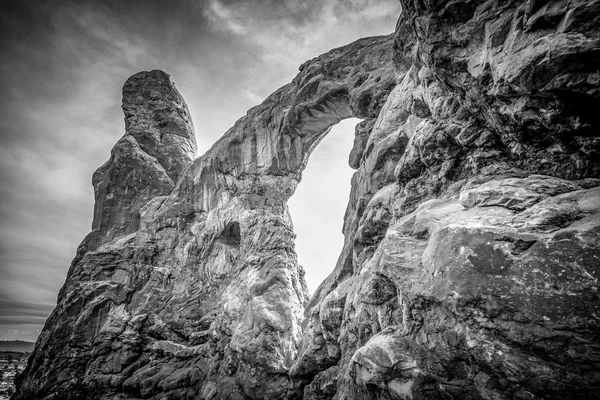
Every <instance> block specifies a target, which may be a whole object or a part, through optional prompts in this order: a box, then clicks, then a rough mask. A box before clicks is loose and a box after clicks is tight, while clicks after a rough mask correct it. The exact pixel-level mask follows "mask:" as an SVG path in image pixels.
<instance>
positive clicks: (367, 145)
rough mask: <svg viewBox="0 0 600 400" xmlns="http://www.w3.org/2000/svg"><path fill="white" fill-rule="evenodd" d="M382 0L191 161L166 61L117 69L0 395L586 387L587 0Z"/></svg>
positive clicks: (231, 395) (592, 77)
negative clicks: (47, 287) (332, 149)
mask: <svg viewBox="0 0 600 400" xmlns="http://www.w3.org/2000/svg"><path fill="white" fill-rule="evenodd" d="M402 4H403V14H402V15H401V16H400V20H399V22H398V25H397V31H396V34H395V35H394V36H393V37H392V36H389V37H377V38H366V39H362V40H359V41H357V42H355V43H352V44H350V45H348V46H345V47H342V48H339V49H334V50H332V51H331V52H329V53H327V54H324V55H322V56H320V57H318V58H315V59H313V60H310V61H308V62H307V63H305V64H304V65H302V66H301V67H300V73H299V74H298V76H297V77H296V78H295V79H294V80H293V81H292V82H291V83H290V84H288V85H286V86H284V87H283V88H281V89H279V90H278V91H276V92H275V93H273V94H272V95H271V96H269V97H268V98H267V99H266V100H265V101H264V102H263V103H262V104H261V105H259V106H257V107H255V108H253V109H251V110H250V111H248V114H247V115H246V116H244V117H242V118H241V119H240V120H239V121H238V122H237V123H236V124H235V126H234V127H233V128H231V129H230V130H229V131H228V132H227V133H226V134H225V135H224V136H223V138H222V139H220V140H219V141H218V142H217V143H216V144H215V145H214V146H213V147H212V148H211V149H210V150H209V151H208V152H207V153H206V154H205V155H203V156H201V157H199V158H198V159H196V160H194V161H193V162H189V161H190V160H191V158H192V156H191V154H192V152H193V150H192V149H193V134H191V132H192V131H191V124H190V123H189V117H188V113H187V110H186V109H185V106H184V105H183V104H184V103H183V101H182V100H181V99H180V97H178V96H174V95H173V96H174V97H173V99H175V100H165V101H166V104H164V103H162V102H161V100H160V99H163V97H162V96H158V97H153V95H152V93H154V92H153V89H151V88H149V87H152V88H154V87H155V86H157V87H160V88H163V89H157V93H159V94H160V93H161V90H164V87H169V88H172V86H169V85H167V86H163V85H162V83H161V84H159V83H158V82H165V81H164V80H161V79H157V78H156V77H159V76H166V75H163V74H161V73H160V72H157V71H153V72H150V73H142V74H141V75H139V74H138V75H136V76H134V78H135V77H138V79H139V83H138V84H137V86H136V84H132V85H129V86H128V85H127V84H126V86H125V89H124V110H125V113H126V119H127V121H128V122H127V125H126V128H127V134H126V135H125V137H124V138H123V139H122V140H121V141H120V142H119V143H118V144H117V145H116V146H115V150H114V151H113V155H112V156H111V160H110V161H109V163H108V164H107V165H105V166H103V167H101V168H100V170H99V172H98V173H96V174H95V177H94V185H95V189H96V212H95V217H94V227H93V228H94V232H93V233H92V235H94V236H93V237H92V239H89V238H88V239H86V240H84V242H83V243H82V245H81V246H80V248H79V249H78V255H77V257H76V258H75V260H74V262H73V264H72V266H71V269H70V271H69V276H68V278H67V282H66V283H65V286H64V287H63V289H62V290H61V293H60V295H59V302H58V306H57V308H56V310H55V311H54V312H53V314H52V316H51V317H50V319H49V321H48V323H47V325H46V327H45V329H44V331H43V333H42V335H41V336H40V339H39V340H38V343H37V345H36V350H35V352H34V353H33V355H32V357H31V359H30V360H29V364H28V367H27V369H26V371H25V373H24V374H23V375H21V377H20V378H19V382H18V393H17V395H16V396H15V398H16V399H25V398H45V399H62V398H69V396H70V398H93V397H94V396H95V397H98V398H105V399H108V398H121V399H137V398H153V399H186V398H187V399H196V398H199V399H283V398H287V399H300V398H304V399H336V400H345V399H449V398H455V399H486V400H492V399H493V400H498V399H542V398H577V399H593V398H598V396H600V374H599V373H598V371H600V365H599V364H600V322H599V312H600V310H599V309H600V298H599V297H598V279H599V277H600V276H599V275H600V143H599V142H600V139H599V137H600V122H599V118H598V117H597V115H596V113H597V111H596V110H598V109H600V107H599V106H600V99H599V96H600V93H599V86H600V75H599V72H598V65H599V61H600V60H599V57H600V30H599V29H600V28H599V26H600V25H599V24H598V22H599V21H598V19H599V15H600V2H598V1H583V0H582V1H570V2H566V1H533V0H532V1H526V2H518V1H511V0H508V1H495V0H494V1H447V0H438V1H431V2H421V1H414V2H412V1H408V0H403V1H402ZM134 78H132V79H134ZM154 79H157V80H156V81H154ZM128 82H129V81H128ZM133 82H135V80H134V81H133ZM145 82H147V84H146V83H145ZM128 87H129V89H128ZM136 87H137V88H138V89H136ZM146 89H148V90H146ZM129 90H131V92H129ZM138 92H143V93H145V94H139V93H138ZM167 92H168V93H169V94H173V93H176V91H175V90H174V89H172V90H171V91H167ZM138 94H139V96H138ZM128 98H131V99H132V100H131V101H130V100H126V99H128ZM164 98H165V99H168V96H167V95H165V97H164ZM138 100H139V101H138ZM163 106H164V107H163ZM164 109H167V110H168V111H163V110H164ZM174 110H175V111H174ZM351 116H354V117H359V118H362V119H363V122H361V123H360V124H359V125H358V126H357V128H356V137H355V145H354V148H353V149H352V152H351V154H350V155H349V163H350V165H351V166H352V167H353V168H356V170H357V171H356V173H355V175H354V177H353V179H352V191H351V196H350V199H349V202H348V208H347V212H346V216H345V221H344V228H343V229H344V235H345V244H344V248H343V249H342V253H341V255H340V258H339V260H338V263H337V265H336V266H335V268H334V270H333V272H332V274H331V275H330V276H329V277H328V278H327V279H326V280H325V281H324V282H323V284H322V285H321V286H320V287H319V289H318V290H317V292H316V293H315V294H314V296H313V297H312V299H310V301H309V299H308V294H307V291H306V287H305V284H304V280H303V274H304V272H303V271H302V269H301V267H300V266H298V263H297V260H296V256H295V253H294V233H293V226H292V223H291V220H290V217H289V214H288V212H287V206H286V201H287V199H288V198H289V197H290V196H291V195H292V194H293V192H294V190H295V187H296V185H297V184H298V182H299V180H300V176H301V172H302V169H303V168H304V166H305V165H306V163H307V161H308V157H309V155H310V152H311V151H312V149H313V148H314V147H315V146H316V145H317V144H318V143H319V141H320V140H321V139H322V138H323V136H324V135H326V134H327V132H328V129H329V127H331V126H332V125H333V124H335V123H337V122H338V121H340V120H341V119H344V118H347V117H351ZM161 129H166V130H165V131H164V133H162V132H163V131H161ZM158 132H161V133H160V134H159V133H158ZM128 137H129V138H128ZM130 143H135V144H137V147H136V145H134V144H132V145H131V146H130V145H129V144H130ZM129 148H131V149H133V150H132V155H131V157H119V152H121V151H129V150H128V149H129ZM131 160H134V161H131ZM129 162H132V164H127V163H129ZM186 164H187V166H185V167H184V165H186ZM124 165H126V166H127V165H130V166H129V167H127V168H126V169H124ZM182 168H183V169H182ZM119 171H128V174H129V175H126V176H128V177H131V179H129V178H123V176H124V175H121V173H120V172H119ZM127 196H130V197H131V196H133V197H132V198H133V200H132V198H130V197H127ZM127 204H130V205H131V206H127ZM124 205H125V206H124Z"/></svg>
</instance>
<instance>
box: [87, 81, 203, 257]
mask: <svg viewBox="0 0 600 400" xmlns="http://www.w3.org/2000/svg"><path fill="white" fill-rule="evenodd" d="M122 107H123V113H124V114H125V135H124V136H123V137H122V138H121V139H120V140H119V141H118V142H117V144H116V145H115V146H114V147H113V149H112V152H111V156H110V159H109V160H108V161H107V162H106V163H105V164H104V165H102V166H101V167H100V168H98V170H96V172H95V173H94V176H93V180H92V182H93V185H94V195H95V200H96V203H95V206H94V221H93V223H92V229H93V230H94V237H95V241H96V243H99V242H102V241H103V240H105V239H110V238H113V237H117V236H121V235H124V234H128V233H131V232H135V231H136V230H137V228H138V224H139V217H140V209H141V207H142V206H143V205H144V204H145V203H146V202H148V200H150V199H151V198H153V197H156V196H160V195H165V194H168V193H170V192H171V190H172V189H173V187H174V186H175V183H176V182H177V178H178V177H179V175H180V173H181V171H182V170H183V168H184V167H185V165H186V164H188V163H189V162H190V161H191V160H193V159H194V158H195V156H196V137H195V135H194V127H193V125H192V120H191V118H190V113H189V111H188V109H187V106H186V104H185V101H184V100H183V97H181V94H180V93H179V91H178V90H177V89H176V88H175V84H174V83H173V80H172V79H171V77H170V76H169V75H168V74H166V73H165V72H163V71H160V70H153V71H144V72H139V73H137V74H135V75H133V76H132V77H130V78H129V79H127V82H125V85H124V86H123V105H122ZM90 247H91V248H93V247H94V245H93V244H91V243H90Z"/></svg>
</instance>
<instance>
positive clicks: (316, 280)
mask: <svg viewBox="0 0 600 400" xmlns="http://www.w3.org/2000/svg"><path fill="white" fill-rule="evenodd" d="M360 121H361V120H360V119H358V118H349V119H345V120H343V121H340V122H339V123H338V124H336V125H334V126H333V127H332V129H331V131H330V132H329V133H328V134H327V135H326V136H325V137H324V138H323V139H322V140H321V141H320V142H319V144H318V145H317V146H315V149H314V151H313V152H312V153H311V155H310V158H309V160H308V163H307V164H306V167H305V169H304V170H303V172H302V180H301V182H300V184H299V185H298V187H297V188H296V191H295V192H294V194H293V195H292V197H290V199H289V200H288V207H289V209H290V213H291V216H292V222H293V224H294V232H295V233H296V240H295V248H296V254H297V256H298V262H299V264H300V265H301V266H302V267H303V268H304V270H305V272H306V275H305V279H306V283H307V286H308V289H309V292H310V293H311V294H312V293H314V292H315V291H316V289H317V287H318V286H319V285H320V284H321V283H322V282H323V281H324V280H325V278H327V276H328V275H329V274H330V273H331V272H332V271H333V269H334V267H335V265H336V262H337V260H338V258H339V255H340V253H341V250H342V248H343V245H344V235H343V222H344V214H345V212H346V209H347V206H348V198H349V195H350V188H351V179H352V176H353V174H354V173H355V170H354V169H353V168H351V167H350V166H349V165H348V164H349V162H348V159H349V155H350V154H351V151H352V148H353V142H354V137H355V134H354V131H355V125H356V124H358V123H359V122H360Z"/></svg>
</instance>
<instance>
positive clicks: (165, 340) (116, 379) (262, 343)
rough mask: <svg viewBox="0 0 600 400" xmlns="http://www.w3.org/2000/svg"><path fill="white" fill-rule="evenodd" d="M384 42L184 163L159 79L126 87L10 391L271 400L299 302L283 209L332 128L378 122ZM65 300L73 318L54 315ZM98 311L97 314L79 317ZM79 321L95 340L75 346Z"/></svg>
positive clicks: (185, 122)
mask: <svg viewBox="0 0 600 400" xmlns="http://www.w3.org/2000/svg"><path fill="white" fill-rule="evenodd" d="M391 46H392V36H385V37H374V38H365V39H361V40H359V41H357V42H354V43H352V44H350V45H348V46H344V47H340V48H338V49H334V50H332V51H330V52H329V53H326V54H324V55H322V56H319V57H317V58H315V59H313V60H310V61H308V62H306V63H305V64H303V65H302V66H301V67H300V73H299V74H298V76H296V78H294V80H293V81H292V82H291V83H289V84H288V85H286V86H284V87H282V88H281V89H279V90H278V91H276V92H275V93H273V94H272V95H271V96H269V97H268V98H267V99H266V100H265V101H264V102H263V103H262V104H260V105H258V106H256V107H254V108H252V109H250V110H249V111H248V113H247V115H246V116H244V117H242V118H241V119H239V120H238V121H237V122H236V123H235V125H234V126H233V127H232V128H231V129H230V130H229V131H228V132H227V133H226V134H225V135H224V136H223V137H222V138H221V139H220V140H219V141H218V142H217V143H215V145H213V147H212V148H211V149H210V150H209V151H207V152H206V153H205V154H204V155H203V156H201V157H199V158H197V159H195V160H194V161H192V162H189V161H188V160H189V159H190V154H193V151H194V149H195V143H193V141H192V140H193V128H192V127H191V122H190V121H189V113H188V111H187V108H186V107H185V103H184V102H183V99H181V97H180V96H179V94H178V92H177V91H176V89H175V88H174V86H172V82H171V81H170V78H169V77H168V75H166V74H164V73H162V72H160V71H151V72H145V73H139V74H137V75H135V76H134V77H132V78H130V80H128V82H127V83H126V85H125V87H124V92H123V93H124V100H123V104H124V106H123V109H124V112H125V115H126V132H127V133H126V135H125V136H124V137H123V139H121V140H120V141H119V143H118V144H117V145H116V146H115V149H114V150H113V155H112V157H111V159H110V160H109V161H108V162H107V163H106V164H105V165H103V166H102V167H101V168H100V169H99V170H98V171H97V172H96V174H95V175H94V186H95V190H96V211H95V217H94V221H95V222H94V229H95V230H94V231H93V232H92V234H91V235H90V236H89V237H88V238H87V239H86V240H84V242H83V243H82V245H81V246H80V248H79V250H78V256H77V257H76V259H75V260H74V262H73V265H72V266H71V270H70V271H69V277H68V278H67V282H66V283H65V286H64V287H63V289H62V290H61V295H60V298H59V304H58V306H57V308H56V309H55V311H54V312H53V314H52V316H51V317H50V319H49V322H48V325H47V327H46V329H45V330H44V332H43V333H42V336H41V338H40V341H38V347H37V349H38V350H37V351H36V354H35V355H34V357H33V358H32V362H31V363H30V365H29V366H28V372H27V374H26V378H24V379H25V381H24V382H22V383H21V387H27V386H29V387H32V388H34V389H33V390H34V391H37V392H38V393H58V392H59V391H61V390H79V389H81V390H83V391H85V390H87V389H85V388H92V387H98V386H100V387H102V388H103V389H102V390H104V391H106V392H111V391H112V392H120V391H124V392H129V393H131V394H134V395H139V396H144V397H149V396H152V395H153V394H155V393H159V392H161V391H164V390H167V389H165V387H162V386H161V385H164V383H162V382H164V379H165V378H166V376H165V374H167V375H168V376H170V378H169V379H171V380H173V382H174V383H173V387H172V388H170V389H169V390H171V389H173V390H174V393H175V392H177V390H176V389H177V387H178V386H177V385H180V384H181V382H182V381H185V382H187V386H189V388H193V389H189V390H191V391H193V392H194V393H196V394H198V395H200V396H202V397H203V398H204V397H205V398H211V396H217V397H218V398H224V397H226V396H233V397H234V398H247V397H250V398H256V399H258V398H283V397H285V395H286V393H287V391H288V389H289V377H288V374H287V371H288V370H289V369H290V368H291V366H292V363H293V362H294V360H295V358H296V353H297V346H298V344H299V341H300V339H301V330H300V326H301V322H302V318H303V317H302V315H303V311H304V306H305V304H306V303H307V301H308V294H307V290H306V284H305V282H304V278H303V276H304V272H303V271H302V270H301V267H299V266H298V264H297V260H296V255H295V252H294V237H295V235H294V233H293V230H292V225H291V220H290V217H289V213H288V211H287V206H286V201H287V200H288V199H289V197H290V196H291V195H292V194H293V192H294V190H295V188H296V185H297V183H298V182H299V180H300V178H301V173H302V170H303V168H304V167H305V165H306V163H307V161H308V157H309V156H310V153H311V152H312V150H313V149H314V148H315V146H316V145H317V144H318V143H319V141H320V140H321V139H322V138H323V137H324V136H325V135H326V134H327V133H328V132H329V129H330V127H331V126H333V125H335V124H336V123H338V122H339V121H341V120H342V119H345V118H349V117H359V118H364V119H368V120H371V121H372V120H373V119H374V118H375V117H376V116H377V114H378V113H379V110H380V109H381V107H382V105H383V103H384V102H385V100H386V98H387V96H388V94H389V92H390V91H391V89H392V88H393V87H394V85H395V84H396V76H395V69H394V67H393V65H392V53H391ZM135 88H137V89H138V90H135ZM166 103H168V104H166ZM165 104H166V105H165ZM169 110H170V111H169ZM164 121H167V122H169V123H163V122H164ZM361 126H364V124H362V125H361ZM371 126H372V124H371ZM165 127H166V128H168V129H169V131H168V135H165V134H164V132H162V133H163V134H161V132H160V131H161V129H162V130H164V129H165ZM363 130H364V129H363ZM163 138H166V139H163ZM186 138H187V139H186ZM160 140H162V142H160ZM127 144H132V145H127ZM126 145H127V146H126ZM357 151H358V150H356V151H355V153H356V152H357ZM361 151H362V150H361ZM120 153H124V154H122V157H119V156H118V155H119V154H120ZM358 157H360V154H359V155H358ZM132 160H133V161H135V160H140V162H138V163H134V164H132ZM177 160H182V161H181V162H178V161H177ZM186 162H189V163H188V164H187V166H185V168H183V167H182V166H183V165H184V164H185V163H186ZM125 172H126V173H127V174H128V175H127V176H129V177H131V179H122V176H121V175H122V173H125ZM153 174H154V175H156V174H162V175H164V179H162V180H157V179H152V182H158V183H160V185H159V187H156V189H154V186H152V185H150V186H149V183H148V184H142V185H141V186H140V185H137V183H136V182H142V183H143V182H144V180H143V179H138V178H140V177H151V176H154V175H153ZM175 182H176V183H175ZM161 185H162V186H161ZM131 196H135V199H132V198H131ZM126 202H128V203H126ZM125 204H130V206H129V207H127V206H125ZM219 243H221V244H223V243H225V244H226V245H218V244H219ZM85 282H94V286H95V287H97V288H98V289H97V290H90V289H89V285H87V284H86V283H85ZM74 299H77V300H76V302H77V304H79V307H80V308H81V309H82V310H83V311H82V313H81V315H78V316H77V315H73V314H72V312H70V311H69V309H70V308H69V304H72V303H73V301H75V300H74ZM98 303H101V304H103V305H105V306H104V308H103V310H105V312H103V313H101V314H98V313H94V312H93V310H94V308H93V307H92V306H91V305H92V304H98ZM109 305H110V306H109ZM90 323H93V324H94V326H99V327H102V328H100V329H99V332H97V333H96V334H95V335H94V337H81V338H79V339H74V337H73V332H77V331H80V329H79V328H78V327H83V326H86V324H90ZM98 343H103V344H102V346H109V347H111V348H113V349H117V350H116V351H115V352H111V353H103V352H98V351H97V350H95V348H96V346H97V344H98ZM74 346H75V347H74ZM43 349H53V351H55V352H56V353H55V355H54V357H53V358H52V359H49V358H45V357H44V356H43V351H45V350H43ZM148 357H151V358H152V361H149V358H148ZM173 357H175V358H177V357H179V358H181V360H180V361H179V362H175V363H173ZM74 358H77V359H78V360H80V362H78V363H73V362H72V361H73V359H74ZM115 360H121V361H118V362H117V361H115ZM59 365H60V368H61V372H60V375H59V376H57V375H56V373H57V372H58V371H59V368H57V367H58V366H59ZM108 365H111V366H110V367H108ZM164 368H166V369H167V370H168V371H169V372H168V373H166V372H164V371H162V372H159V371H158V370H160V369H164ZM175 369H176V370H177V371H178V372H177V373H176V374H175V373H174V371H175ZM178 382H179V383H178ZM69 388H70V389H69ZM185 390H188V388H186V389H185ZM178 395H183V393H179V394H178Z"/></svg>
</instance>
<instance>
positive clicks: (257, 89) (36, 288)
mask: <svg viewBox="0 0 600 400" xmlns="http://www.w3.org/2000/svg"><path fill="white" fill-rule="evenodd" d="M399 14H400V5H399V2H398V0H172V1H164V0H145V1H139V0H127V1H122V0H52V1H49V0H36V1H30V0H15V1H12V0H3V1H2V2H0V54H2V57H1V58H0V95H1V97H0V98H1V101H2V107H0V340H15V339H20V340H31V341H33V340H35V339H36V337H37V335H38V334H39V332H40V330H41V328H42V326H43V323H44V321H45V319H46V318H47V316H48V315H49V314H50V312H51V311H52V308H53V307H54V305H55V304H56V296H57V293H58V290H59V289H60V287H61V286H62V284H63V282H64V280H65V277H66V273H67V269H68V267H69V264H70V262H71V259H72V258H73V257H74V255H75V250H76V248H77V245H78V244H79V243H80V242H81V240H82V239H83V238H84V237H85V235H86V234H87V233H88V232H89V231H90V226H91V221H92V211H93V190H92V185H91V176H92V173H93V172H94V170H95V169H96V168H98V167H99V166H100V165H102V164H103V163H104V162H105V161H106V160H107V159H108V157H109V155H110V149H111V148H112V146H113V145H114V144H115V143H116V141H117V140H118V139H119V138H120V137H121V136H122V135H123V134H124V123H123V114H122V111H121V88H122V85H123V83H124V82H125V80H126V79H127V78H128V77H129V76H131V75H133V74H135V73H136V72H139V71H142V70H151V69H162V70H163V71H166V72H167V73H169V74H170V75H171V76H172V77H173V79H174V81H175V84H176V86H177V88H178V89H179V91H180V92H181V93H182V95H183V97H184V99H185V100H186V102H187V104H188V107H189V109H190V112H191V114H192V119H193V122H194V126H195V128H196V136H197V141H198V154H203V153H204V152H205V151H206V150H208V148H209V147H210V146H211V144H212V143H214V142H215V141H216V140H217V139H218V138H219V137H220V136H221V135H222V134H223V133H224V132H225V131H226V130H227V129H228V128H229V127H231V126H232V125H233V123H234V122H235V121H236V120H237V119H238V118H240V117H241V116H243V115H244V114H245V113H246V111H247V110H248V109H249V108H251V107H252V106H254V105H256V104H259V103H260V102H261V101H262V100H263V99H264V98H266V97H267V96H268V95H269V94H270V93H272V92H273V91H275V90H276V89H278V88H279V87H281V86H283V85H284V84H286V83H288V82H289V81H290V80H291V79H292V78H293V77H294V76H295V75H296V73H297V71H298V67H299V65H300V64H302V63H303V62H304V61H306V60H308V59H310V58H313V57H316V56H318V55H319V54H322V53H324V52H326V51H328V50H330V49H332V48H334V47H338V46H342V45H345V44H347V43H350V42H352V41H354V40H356V39H358V38H361V37H365V36H372V35H383V34H388V33H391V32H392V31H393V30H394V26H395V23H396V20H397V18H398V15H399ZM356 122H357V120H353V121H350V120H347V121H343V122H341V123H340V124H338V125H337V126H336V127H335V128H334V130H332V132H331V133H330V134H329V135H328V137H326V138H325V139H324V140H323V142H322V143H321V144H320V145H319V146H318V147H317V149H316V150H315V152H314V153H313V155H312V156H311V159H310V161H309V164H308V166H307V169H306V170H305V173H304V178H303V181H302V183H301V184H300V185H299V187H298V190H297V192H296V194H294V196H293V197H292V199H291V200H290V209H291V213H292V217H293V219H294V226H295V229H296V231H297V234H298V238H297V251H298V257H299V261H300V263H301V264H302V265H303V266H304V267H305V269H306V270H307V276H306V277H307V281H308V284H309V289H310V290H311V291H314V290H315V289H316V287H317V286H318V285H319V283H320V282H321V281H322V280H323V279H324V278H325V277H326V276H327V274H328V273H329V272H330V271H331V270H332V269H333V267H334V265H335V261H336V259H337V257H338V255H339V252H340V250H341V247H342V241H343V237H342V235H341V229H342V219H343V214H344V210H345V207H346V203H347V201H348V194H349V188H350V186H349V182H350V176H351V175H352V170H351V169H350V167H348V165H347V158H348V154H349V152H350V148H351V146H352V140H353V136H354V128H353V126H354V125H355V124H356ZM324 243H326V245H324Z"/></svg>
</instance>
